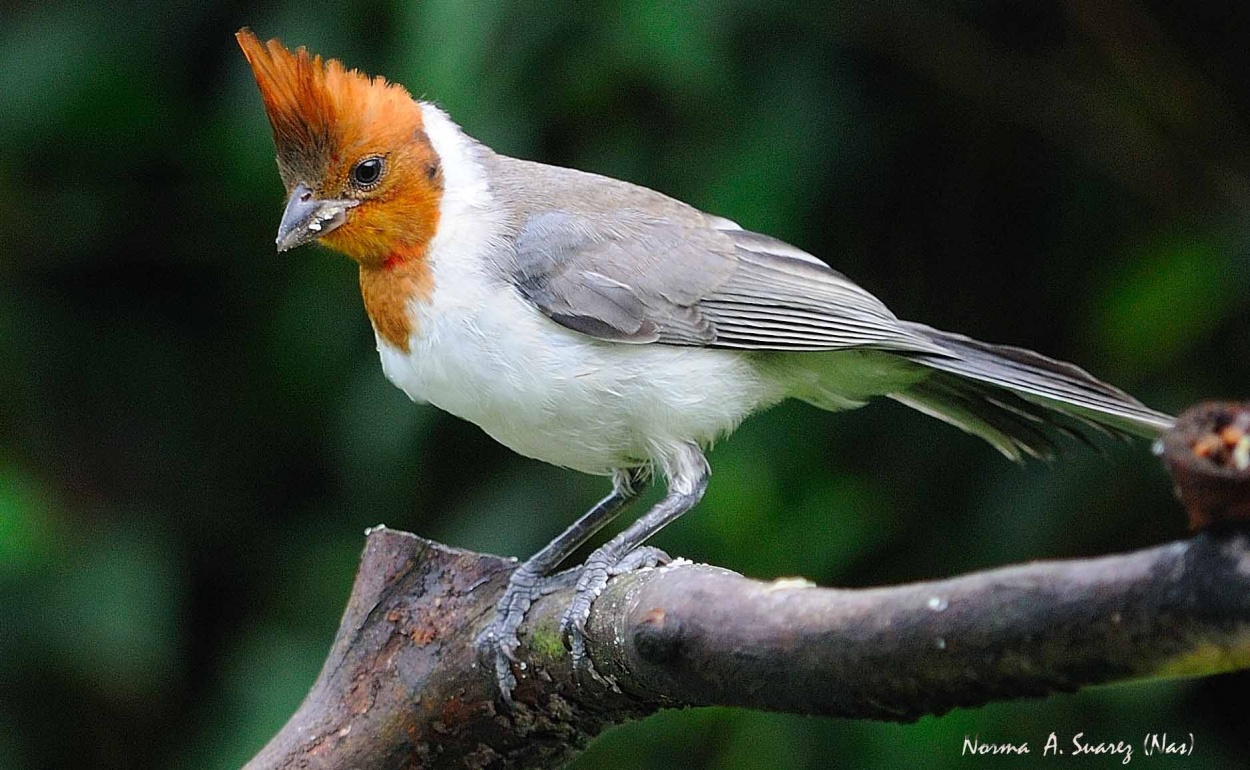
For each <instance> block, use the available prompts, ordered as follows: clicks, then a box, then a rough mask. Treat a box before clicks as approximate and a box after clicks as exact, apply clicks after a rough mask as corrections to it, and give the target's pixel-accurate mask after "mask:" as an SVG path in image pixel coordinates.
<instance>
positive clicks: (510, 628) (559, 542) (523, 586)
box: [477, 470, 642, 703]
mask: <svg viewBox="0 0 1250 770" xmlns="http://www.w3.org/2000/svg"><path fill="white" fill-rule="evenodd" d="M641 476H642V474H641V472H639V471H638V470H628V471H617V472H616V473H614V474H613V475H612V493H611V494H609V495H608V496H607V497H605V498H603V499H602V500H600V501H599V503H598V504H597V505H595V507H594V508H591V509H590V510H589V511H587V512H586V513H585V514H583V515H582V517H581V518H580V519H578V520H577V521H575V522H573V524H572V525H571V526H570V527H569V528H568V529H566V530H564V532H562V533H561V534H560V535H559V536H558V537H557V538H556V539H555V540H552V541H551V542H550V543H548V544H547V545H546V546H545V547H543V549H542V550H541V551H539V552H538V553H536V554H534V555H533V556H532V557H530V559H529V560H528V561H526V562H525V563H523V564H522V565H521V566H519V567H517V568H516V570H515V571H513V573H512V576H511V577H510V578H509V579H508V587H507V588H506V589H505V590H504V592H503V596H501V597H500V598H499V603H498V604H496V605H495V619H494V620H493V621H491V623H490V625H488V626H487V627H486V629H485V630H484V631H483V632H482V634H481V636H479V637H478V640H477V643H478V647H479V648H480V649H483V650H484V651H486V652H487V653H493V657H494V661H495V678H496V680H497V681H498V682H499V690H500V692H501V693H502V694H503V699H504V701H505V702H509V703H510V702H511V701H512V689H513V688H514V687H516V677H515V676H514V675H513V673H512V664H513V663H515V662H516V650H517V648H518V647H519V646H520V645H521V642H520V640H519V639H517V635H516V632H517V629H518V628H520V627H521V621H523V620H525V613H526V612H528V611H529V608H530V605H531V604H533V603H534V601H535V600H536V599H537V598H538V597H540V596H542V594H543V589H542V583H543V578H545V577H546V576H547V575H549V574H551V572H552V571H554V570H555V568H556V567H557V566H559V564H560V562H562V561H564V560H565V559H566V558H568V556H569V554H571V553H573V551H576V550H577V548H578V547H579V546H580V545H582V543H585V542H586V541H587V540H588V539H590V537H591V536H592V535H594V534H595V533H596V532H598V531H599V530H600V529H602V528H603V527H604V526H605V525H607V524H608V523H609V522H611V521H612V519H614V518H616V516H617V514H619V513H620V512H621V510H622V509H624V508H625V506H626V505H628V504H629V503H630V502H631V501H632V500H634V498H636V497H637V496H638V492H639V490H638V486H639V484H640V482H641V480H642V479H641Z"/></svg>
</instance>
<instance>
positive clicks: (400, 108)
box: [235, 28, 421, 172]
mask: <svg viewBox="0 0 1250 770" xmlns="http://www.w3.org/2000/svg"><path fill="white" fill-rule="evenodd" d="M235 37H236V39H238V41H239V46H240V47H241V48H242V49H243V54H244V55H245V56H246V57H247V61H248V64H250V65H251V66H252V74H253V75H255V77H256V84H257V86H259V87H260V95H261V99H262V100H263V101H264V103H265V112H266V113H267V114H268V116H269V124H270V126H272V128H273V140H274V145H275V146H276V148H277V151H278V159H279V161H280V162H281V163H282V164H283V166H284V167H285V169H287V170H292V171H300V172H324V170H325V169H326V168H327V167H328V166H329V165H330V164H331V163H334V162H335V161H336V156H350V155H352V154H353V153H355V152H358V151H360V150H361V149H362V148H364V147H365V146H367V145H374V144H382V145H386V144H399V143H402V142H404V141H405V140H407V139H409V138H411V137H412V135H413V134H414V132H416V131H419V130H420V128H421V113H420V110H419V109H415V107H416V103H415V102H414V101H413V99H412V96H411V95H410V94H409V93H408V91H407V90H406V89H405V88H404V87H403V86H400V85H397V84H395V83H388V82H387V81H386V79H385V78H382V77H376V78H372V77H369V76H368V75H366V74H364V73H362V72H359V71H358V70H354V69H352V70H349V69H346V68H345V67H344V66H343V65H342V63H341V62H339V61H337V60H336V59H328V60H323V59H322V58H321V57H320V56H313V55H311V54H309V53H308V51H307V49H305V48H304V47H303V46H301V47H300V48H298V49H297V50H296V51H295V52H294V53H292V52H291V51H289V50H287V49H286V47H284V46H283V45H282V43H280V42H278V41H277V40H270V41H269V42H267V43H261V42H260V40H259V39H257V37H256V35H254V34H252V31H251V30H250V29H247V28H244V29H241V30H239V32H238V33H237V34H236V35H235Z"/></svg>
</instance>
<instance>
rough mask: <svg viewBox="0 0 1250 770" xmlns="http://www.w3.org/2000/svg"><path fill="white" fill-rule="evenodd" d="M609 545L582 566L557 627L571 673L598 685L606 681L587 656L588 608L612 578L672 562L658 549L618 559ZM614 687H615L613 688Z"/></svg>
mask: <svg viewBox="0 0 1250 770" xmlns="http://www.w3.org/2000/svg"><path fill="white" fill-rule="evenodd" d="M611 545H612V544H611V543H608V544H607V545H605V546H603V547H602V548H600V549H598V550H596V551H595V552H594V553H592V554H590V557H589V558H587V559H586V563H585V564H584V565H583V566H582V572H581V575H580V576H579V577H578V579H577V588H576V590H575V592H574V593H573V601H572V602H570V603H569V606H568V609H566V610H565V611H564V617H563V619H562V620H561V622H560V628H561V631H562V633H563V634H564V638H565V639H566V640H567V644H568V647H569V651H570V652H571V654H572V659H573V671H574V673H575V674H576V675H577V676H578V677H582V676H589V677H590V678H592V679H594V680H595V681H597V682H600V683H604V684H611V683H608V682H605V681H604V679H603V677H601V676H599V673H598V672H597V671H595V667H594V664H593V663H591V660H590V658H589V656H587V655H586V621H587V620H588V619H589V618H590V607H591V605H592V604H594V602H595V599H597V598H599V594H601V593H603V589H604V588H606V587H607V585H608V580H610V579H611V578H613V577H615V576H617V575H621V574H624V573H626V572H632V571H633V570H636V569H644V568H646V567H655V566H659V565H661V564H668V563H669V562H670V561H672V559H671V558H670V557H669V555H668V554H666V553H664V552H663V551H661V550H660V549H659V548H652V547H651V546H647V545H644V546H641V547H639V548H635V549H634V550H632V551H630V552H629V553H627V554H625V556H624V557H617V556H616V552H615V550H614V549H612V548H611ZM612 686H613V687H615V685H612Z"/></svg>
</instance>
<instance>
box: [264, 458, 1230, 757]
mask: <svg viewBox="0 0 1250 770" xmlns="http://www.w3.org/2000/svg"><path fill="white" fill-rule="evenodd" d="M1248 440H1250V439H1248ZM1174 443H1175V442H1174ZM1179 446H1181V447H1182V449H1181V450H1177V451H1188V447H1189V446H1191V444H1186V443H1184V442H1181V443H1180V444H1179ZM1174 460H1175V458H1174V457H1169V462H1170V463H1173V461H1174ZM1173 464H1174V463H1173ZM1190 465H1191V466H1192V465H1193V464H1192V463H1190ZM1191 470H1192V467H1191ZM1243 470H1244V469H1243ZM1221 528H1222V529H1223V531H1219V532H1216V531H1207V532H1202V533H1199V534H1197V535H1195V536H1194V537H1192V538H1190V539H1188V540H1184V541H1179V542H1175V543H1171V544H1168V545H1164V546H1159V547H1155V548H1151V549H1148V550H1144V551H1139V552H1136V553H1129V554H1123V555H1116V556H1108V557H1103V558H1098V559H1088V560H1076V561H1063V562H1040V563H1034V564H1027V565H1022V566H1015V567H1008V568H1004V569H997V570H991V571H987V572H980V573H975V574H971V575H967V576H964V577H958V578H954V579H951V580H943V581H937V582H928V583H917V584H913V585H906V586H898V587H890V588H874V589H865V590H837V589H825V588H815V587H813V586H810V585H809V584H804V583H802V582H801V581H794V580H789V581H776V582H772V583H763V582H759V581H754V580H748V579H746V578H744V577H741V576H739V575H737V574H735V573H732V572H729V571H727V570H724V569H720V568H716V567H709V566H703V565H693V564H688V563H685V564H674V565H669V566H666V567H661V568H657V569H650V570H642V571H639V572H634V573H630V574H626V575H622V576H620V577H618V578H616V579H614V580H613V581H612V582H611V583H610V584H609V586H608V588H607V590H606V591H605V592H604V594H603V595H602V596H601V597H600V598H599V599H598V600H597V601H596V603H595V606H594V610H593V612H592V614H591V618H590V625H589V629H588V631H589V637H590V656H591V659H592V660H593V661H594V664H595V667H596V668H597V669H598V671H599V672H600V673H601V674H603V675H604V676H605V677H606V678H607V679H608V680H610V681H611V682H614V683H615V685H616V687H615V688H614V687H611V686H608V685H606V684H604V683H602V682H596V681H589V680H587V681H583V682H580V683H579V682H578V681H577V680H576V678H575V676H574V673H573V671H572V668H571V665H570V661H569V655H568V654H567V653H566V652H565V650H564V647H563V645H562V641H561V639H560V635H559V631H558V628H559V620H560V616H561V613H562V611H563V609H564V607H565V606H567V604H568V602H569V600H570V597H571V595H572V585H571V581H569V580H567V579H565V580H563V581H560V582H561V583H562V585H560V586H559V587H558V588H556V589H555V590H554V591H553V592H552V593H551V594H550V595H548V596H546V597H544V598H543V599H541V600H540V601H538V602H537V603H536V604H535V605H534V607H533V608H532V609H531V611H530V615H529V618H528V619H527V621H526V623H525V625H524V626H523V627H522V637H521V638H522V650H521V651H520V654H521V658H522V660H523V661H524V666H525V668H524V670H517V671H516V673H517V676H518V681H519V684H518V687H517V690H516V693H515V697H516V701H517V703H516V705H515V706H514V707H513V708H512V709H511V710H508V709H506V708H505V707H503V706H502V705H501V703H500V701H499V697H498V692H497V690H496V687H495V680H494V675H493V669H492V666H491V665H489V664H484V662H483V661H479V660H478V658H477V654H476V652H475V650H474V647H473V640H474V638H475V637H476V636H477V634H478V633H479V632H480V631H481V629H482V627H483V626H484V624H485V623H486V622H487V621H488V620H489V619H490V617H491V615H492V613H493V610H494V604H495V601H496V599H497V598H498V596H499V595H500V593H501V592H502V590H503V587H504V584H505V583H506V581H507V577H508V574H509V572H510V571H511V569H512V568H513V567H514V566H515V562H513V561H510V560H504V559H501V558H498V557H495V556H488V555H482V554H475V553H470V552H466V551H460V550H455V549H452V548H448V547H446V546H442V545H439V544H436V543H432V542H430V541H428V540H424V539H422V538H419V537H416V536H415V535H411V534H407V533H404V532H398V531H395V530H389V529H386V528H378V529H375V530H371V531H370V532H369V534H368V536H367V539H366V544H365V551H364V556H363V558H362V561H361V565H360V569H359V572H358V573H357V576H356V583H355V586H354V588H353V590H352V595H351V598H350V600H349V602H348V606H347V609H346V612H345V613H344V616H343V620H342V624H341V625H340V628H339V631H338V635H337V637H336V638H335V641H334V645H333V647H332V649H331V651H330V654H329V657H328V658H327V660H326V663H325V666H324V668H323V670H322V672H321V675H320V676H319V677H318V679H317V682H316V683H315V684H314V685H313V688H312V691H311V692H310V693H309V694H308V697H307V698H306V699H305V701H304V703H303V704H302V705H301V706H300V708H299V710H298V711H297V712H296V713H295V715H294V716H293V717H292V718H291V720H290V721H289V722H288V723H287V725H286V726H285V727H284V728H283V729H282V730H281V731H280V732H279V733H278V734H277V735H276V736H275V737H274V738H273V739H272V740H271V741H270V743H269V745H268V746H266V747H265V748H264V749H263V750H262V751H261V752H260V754H258V755H257V756H256V757H255V758H254V759H253V760H252V761H251V762H250V763H249V764H248V765H247V769H246V770H278V769H279V768H297V767H298V768H310V769H327V770H328V769H329V768H338V769H340V770H348V769H349V768H360V767H368V768H371V769H372V770H398V769H399V768H415V767H421V768H440V767H471V768H539V767H555V766H558V765H560V764H562V763H563V762H565V761H567V760H568V759H569V758H570V756H571V755H572V754H573V753H575V752H576V751H577V750H579V749H580V748H581V747H582V746H584V745H585V743H586V742H587V741H588V740H589V739H590V738H592V737H593V736H595V735H596V734H598V733H599V732H600V731H601V730H603V729H604V728H605V727H607V726H608V725H610V724H614V723H617V722H621V721H626V720H629V719H635V718H639V717H642V716H645V715H646V714H649V713H651V712H653V711H655V710H657V709H660V708H664V707H670V706H682V705H713V704H718V705H733V706H745V707H748V708H757V709H768V710H774V711H788V712H795V713H803V714H822V715H831V716H841V717H855V718H868V719H883V720H895V721H903V720H910V719H915V718H917V717H919V716H922V715H925V714H940V713H943V712H945V711H947V710H949V709H951V708H954V707H956V706H975V705H980V704H984V703H987V702H989V701H992V700H1001V699H1009V698H1021V697H1031V696H1041V695H1045V694H1047V693H1052V692H1061V691H1063V692H1066V691H1072V690H1075V689H1078V688H1080V687H1084V686H1088V685H1094V684H1101V683H1107V682H1115V681H1124V680H1131V679H1145V678H1151V677H1159V676H1165V677H1167V676H1196V675H1206V674H1213V673H1217V672H1222V671H1228V670H1233V669H1240V668H1247V667H1250V535H1247V534H1246V533H1244V532H1242V531H1239V530H1236V529H1230V528H1228V527H1227V526H1226V522H1225V523H1224V524H1222V525H1221V527H1217V529H1221Z"/></svg>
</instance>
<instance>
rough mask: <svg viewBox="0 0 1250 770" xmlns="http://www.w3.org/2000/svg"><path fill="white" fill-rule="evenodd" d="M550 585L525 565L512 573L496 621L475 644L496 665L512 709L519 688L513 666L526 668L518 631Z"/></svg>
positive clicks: (500, 682) (496, 611) (488, 626)
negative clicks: (520, 648) (515, 692)
mask: <svg viewBox="0 0 1250 770" xmlns="http://www.w3.org/2000/svg"><path fill="white" fill-rule="evenodd" d="M547 585H548V581H547V579H546V578H544V577H543V576H542V575H539V574H538V573H536V572H535V571H533V570H532V569H530V568H529V567H528V565H525V564H522V565H521V566H519V567H517V568H516V569H515V570H513V572H512V575H511V577H509V578H508V587H507V588H505V589H504V592H503V596H501V597H499V601H498V603H496V604H495V617H494V619H493V620H491V622H490V624H489V625H487V626H486V628H485V629H483V630H482V633H481V634H479V635H478V637H477V640H476V645H477V649H478V651H479V652H480V653H481V654H482V656H483V657H485V658H486V659H487V660H488V661H490V662H492V663H493V664H494V667H495V682H496V683H497V684H498V685H499V693H500V695H502V696H503V700H504V703H506V704H508V705H509V706H511V705H512V691H513V690H514V689H516V685H517V681H516V675H515V674H514V673H513V672H512V666H513V664H516V665H517V666H518V667H520V668H521V669H524V668H525V663H524V662H523V661H521V660H519V659H518V658H517V655H516V651H517V649H518V648H519V647H520V646H521V640H520V639H518V638H517V630H518V629H519V628H520V627H521V622H522V621H524V620H525V613H527V612H529V608H530V605H531V604H533V603H534V602H535V601H537V600H538V599H539V597H541V596H543V595H545V594H546V593H547V592H548V590H549V589H548V588H547Z"/></svg>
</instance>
